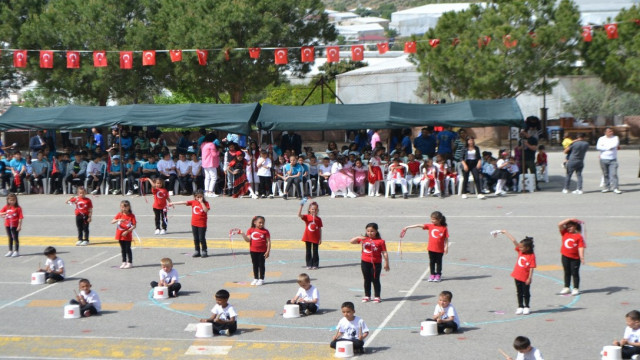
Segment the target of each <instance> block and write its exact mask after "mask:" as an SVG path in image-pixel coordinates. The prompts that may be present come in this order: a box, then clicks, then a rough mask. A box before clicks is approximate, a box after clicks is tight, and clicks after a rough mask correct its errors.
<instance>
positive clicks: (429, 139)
mask: <svg viewBox="0 0 640 360" xmlns="http://www.w3.org/2000/svg"><path fill="white" fill-rule="evenodd" d="M413 146H415V148H416V149H417V150H420V151H421V152H422V154H423V155H427V156H428V157H429V159H433V157H434V156H435V155H436V137H435V136H433V134H432V133H431V131H430V130H429V128H426V127H425V128H422V130H421V134H420V136H418V137H417V138H415V139H414V140H413Z"/></svg>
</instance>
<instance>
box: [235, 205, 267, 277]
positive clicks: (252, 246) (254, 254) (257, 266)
mask: <svg viewBox="0 0 640 360" xmlns="http://www.w3.org/2000/svg"><path fill="white" fill-rule="evenodd" d="M239 234H240V235H242V237H243V238H244V241H246V242H248V243H249V252H250V253H251V262H252V263H253V281H252V282H251V285H257V286H260V285H263V284H264V271H265V266H264V263H265V260H266V259H267V258H268V257H269V252H270V251H271V234H269V230H267V229H265V227H264V217H263V216H254V217H253V219H252V220H251V227H250V228H249V230H247V232H246V233H244V234H243V233H242V231H240V233H239Z"/></svg>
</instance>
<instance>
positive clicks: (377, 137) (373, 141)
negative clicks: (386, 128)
mask: <svg viewBox="0 0 640 360" xmlns="http://www.w3.org/2000/svg"><path fill="white" fill-rule="evenodd" d="M379 131H380V130H379V129H374V130H373V134H371V149H375V148H376V144H377V143H379V142H380V134H378V132H379Z"/></svg>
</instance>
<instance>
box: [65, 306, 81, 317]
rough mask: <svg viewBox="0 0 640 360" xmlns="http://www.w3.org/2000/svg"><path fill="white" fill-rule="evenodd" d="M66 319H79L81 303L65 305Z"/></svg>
mask: <svg viewBox="0 0 640 360" xmlns="http://www.w3.org/2000/svg"><path fill="white" fill-rule="evenodd" d="M64 318H65V319H79V318H80V305H66V306H65V307H64Z"/></svg>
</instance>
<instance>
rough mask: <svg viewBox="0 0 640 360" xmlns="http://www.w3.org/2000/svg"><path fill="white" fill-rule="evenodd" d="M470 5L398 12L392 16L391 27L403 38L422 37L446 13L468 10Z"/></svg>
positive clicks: (461, 4)
mask: <svg viewBox="0 0 640 360" xmlns="http://www.w3.org/2000/svg"><path fill="white" fill-rule="evenodd" d="M470 5H471V3H453V4H430V5H424V6H419V7H415V8H411V9H406V10H402V11H396V12H394V13H392V14H391V23H389V27H390V28H392V29H394V30H396V31H397V32H398V33H399V34H400V35H401V36H410V35H414V34H415V35H421V34H424V33H425V32H427V30H429V29H431V28H434V27H436V24H438V20H440V17H441V16H442V14H444V13H445V12H449V11H462V10H466V9H468V8H469V6H470Z"/></svg>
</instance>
